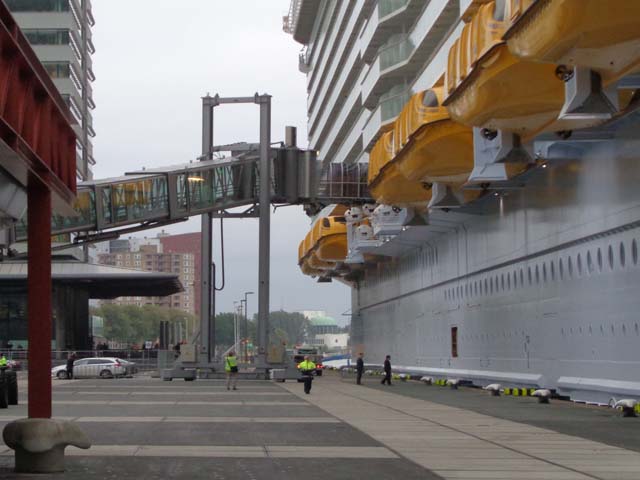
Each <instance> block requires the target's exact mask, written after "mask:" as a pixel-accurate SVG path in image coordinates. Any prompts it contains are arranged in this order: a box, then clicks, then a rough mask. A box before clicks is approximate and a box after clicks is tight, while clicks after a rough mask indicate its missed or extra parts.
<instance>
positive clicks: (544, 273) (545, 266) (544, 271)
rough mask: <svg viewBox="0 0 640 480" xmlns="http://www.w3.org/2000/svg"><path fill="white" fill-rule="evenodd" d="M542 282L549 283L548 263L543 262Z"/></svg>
mask: <svg viewBox="0 0 640 480" xmlns="http://www.w3.org/2000/svg"><path fill="white" fill-rule="evenodd" d="M542 282H543V283H547V264H546V263H543V264H542Z"/></svg>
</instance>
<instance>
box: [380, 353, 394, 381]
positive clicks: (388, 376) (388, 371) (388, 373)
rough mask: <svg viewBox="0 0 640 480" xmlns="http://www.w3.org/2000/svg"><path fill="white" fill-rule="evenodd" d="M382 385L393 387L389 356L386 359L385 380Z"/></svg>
mask: <svg viewBox="0 0 640 480" xmlns="http://www.w3.org/2000/svg"><path fill="white" fill-rule="evenodd" d="M380 383H382V385H384V384H385V383H386V384H387V385H391V355H387V356H386V358H385V359H384V378H383V379H382V382H380Z"/></svg>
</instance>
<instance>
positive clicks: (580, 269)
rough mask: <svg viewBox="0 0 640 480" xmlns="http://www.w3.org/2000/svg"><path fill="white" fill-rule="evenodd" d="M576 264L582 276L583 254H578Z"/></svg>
mask: <svg viewBox="0 0 640 480" xmlns="http://www.w3.org/2000/svg"><path fill="white" fill-rule="evenodd" d="M576 264H577V266H578V277H581V276H582V255H581V254H578V258H577V260H576Z"/></svg>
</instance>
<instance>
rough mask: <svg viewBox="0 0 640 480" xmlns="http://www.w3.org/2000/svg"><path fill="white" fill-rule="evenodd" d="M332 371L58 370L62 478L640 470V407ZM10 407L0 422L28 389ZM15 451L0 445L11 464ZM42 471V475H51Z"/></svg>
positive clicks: (601, 475) (0, 457) (13, 413)
mask: <svg viewBox="0 0 640 480" xmlns="http://www.w3.org/2000/svg"><path fill="white" fill-rule="evenodd" d="M364 380H365V385H363V386H357V385H355V381H354V379H353V378H352V377H348V378H341V377H340V376H338V375H337V374H335V373H332V372H329V374H328V375H325V376H323V377H320V378H317V379H316V380H314V385H313V389H312V392H311V395H305V394H304V393H303V392H302V384H298V383H295V382H287V383H284V384H276V383H271V382H265V381H244V382H242V383H240V384H239V389H238V390H237V391H227V390H226V388H225V387H224V382H222V381H218V380H198V381H195V382H183V381H173V382H162V381H160V380H158V379H151V378H136V379H117V380H97V379H96V380H73V381H63V380H54V381H53V382H54V390H53V391H54V405H53V410H54V417H56V418H65V419H68V420H72V421H75V422H78V423H79V424H80V426H81V427H82V429H83V430H84V431H85V432H86V433H87V434H88V435H89V437H90V439H91V441H92V443H93V446H92V447H91V449H89V450H80V449H76V448H74V447H68V448H67V455H68V457H67V472H66V473H65V474H64V475H56V478H70V479H80V478H82V479H86V478H95V479H103V478H104V479H109V478H118V479H122V478H134V477H136V478H145V479H147V478H184V479H199V478H202V479H205V478H206V479H210V478H214V479H272V478H273V479H276V478H277V479H279V480H280V479H283V480H286V479H296V480H300V479H305V480H315V479H329V478H331V479H360V478H362V479H365V478H366V479H403V480H408V479H436V478H444V479H489V478H492V479H512V478H513V479H519V480H527V479H548V480H579V479H580V480H582V479H603V480H604V479H607V480H608V479H620V480H624V479H634V480H635V479H638V478H640V419H638V418H622V417H620V416H619V415H617V414H616V413H615V411H614V410H612V409H606V408H601V407H585V406H578V405H574V404H571V403H569V402H563V401H555V402H554V401H552V404H551V405H539V404H537V402H536V400H535V399H532V398H526V397H505V396H502V397H497V398H496V397H490V396H488V394H486V392H483V391H481V390H477V389H470V388H460V389H458V390H450V389H448V388H445V387H437V386H426V385H423V384H421V383H419V382H397V383H396V384H395V385H393V386H392V387H383V386H381V385H380V384H379V379H377V378H376V377H373V378H372V377H365V379H364ZM23 397H24V395H23V396H22V397H21V405H19V406H17V407H16V406H12V407H10V408H9V409H5V410H0V426H4V424H6V422H8V421H10V420H12V419H15V418H20V417H24V416H25V415H26V402H25V401H23ZM12 466H13V452H12V451H11V450H9V449H8V448H6V447H4V446H2V447H0V477H2V478H9V479H11V478H23V477H26V475H18V474H15V473H13V472H12ZM40 478H42V477H40Z"/></svg>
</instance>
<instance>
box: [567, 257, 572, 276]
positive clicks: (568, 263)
mask: <svg viewBox="0 0 640 480" xmlns="http://www.w3.org/2000/svg"><path fill="white" fill-rule="evenodd" d="M567 270H568V274H569V278H572V277H573V259H572V258H571V257H569V258H567Z"/></svg>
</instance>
